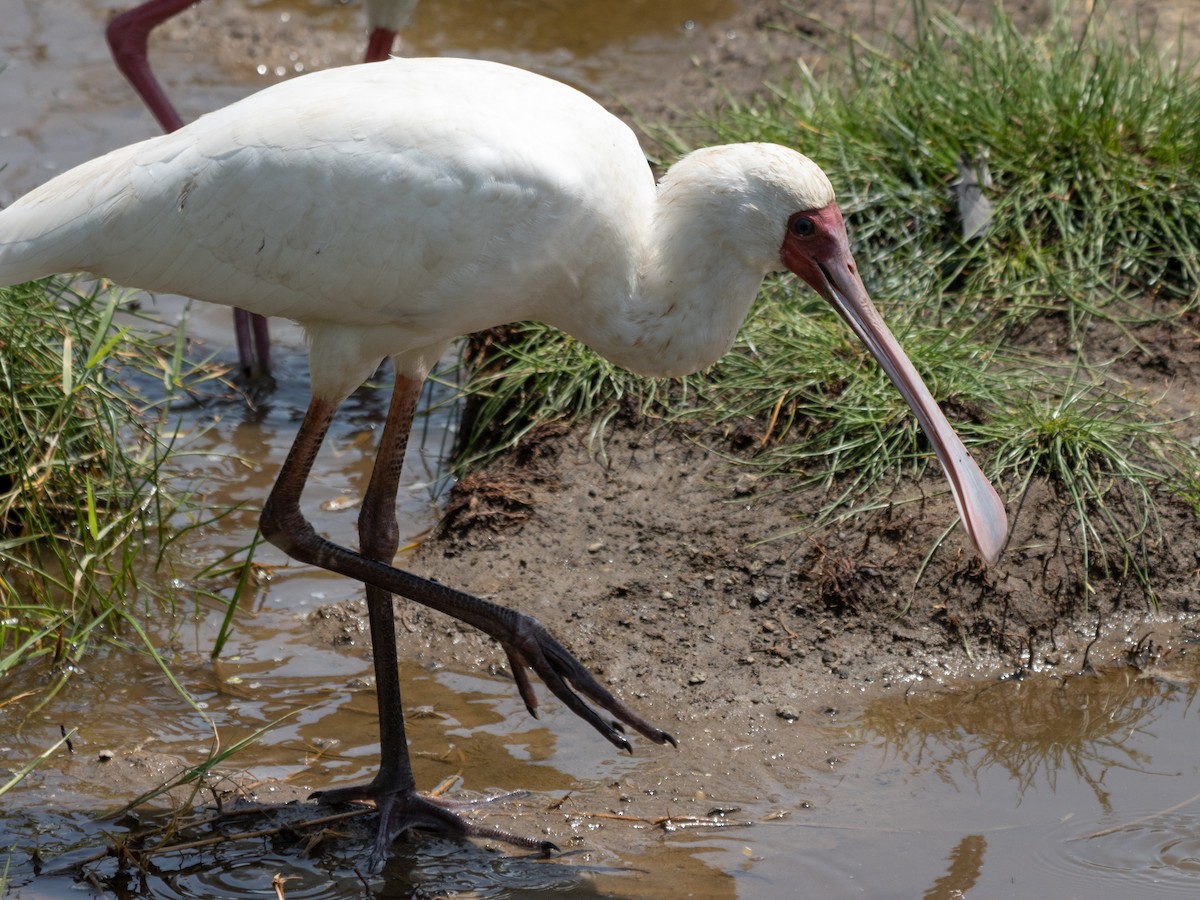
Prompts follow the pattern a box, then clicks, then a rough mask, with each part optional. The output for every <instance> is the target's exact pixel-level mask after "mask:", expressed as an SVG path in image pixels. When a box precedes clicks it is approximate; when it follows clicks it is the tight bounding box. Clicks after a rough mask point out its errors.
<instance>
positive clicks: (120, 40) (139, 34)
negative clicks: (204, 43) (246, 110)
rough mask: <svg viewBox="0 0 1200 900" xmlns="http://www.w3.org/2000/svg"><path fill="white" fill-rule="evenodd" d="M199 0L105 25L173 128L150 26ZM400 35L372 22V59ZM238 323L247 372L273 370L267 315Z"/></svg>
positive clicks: (177, 122)
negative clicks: (153, 62)
mask: <svg viewBox="0 0 1200 900" xmlns="http://www.w3.org/2000/svg"><path fill="white" fill-rule="evenodd" d="M199 2H200V0H148V2H146V3H143V4H141V5H140V6H135V7H134V8H133V9H130V10H128V11H126V12H123V13H121V15H119V16H117V17H115V18H114V19H113V20H112V21H111V22H109V24H108V28H107V29H106V30H105V36H106V37H107V38H108V46H109V48H110V49H111V50H112V56H113V61H114V62H115V63H116V65H117V68H118V69H119V70H120V71H121V74H122V75H124V76H125V78H126V79H127V80H128V81H129V83H130V84H131V85H132V86H133V89H134V90H135V91H137V92H138V95H139V96H140V97H141V98H142V101H143V102H144V103H145V104H146V106H147V108H148V109H149V110H150V112H151V113H152V114H153V115H154V118H155V119H157V120H158V124H159V125H161V126H162V129H163V131H168V132H170V131H174V130H176V129H177V128H180V127H181V126H182V125H183V120H182V119H181V118H180V117H179V113H178V112H176V111H175V107H174V106H173V105H172V104H171V101H170V100H168V99H167V94H166V91H164V90H163V87H162V84H160V83H159V80H158V79H157V78H156V77H155V75H154V72H153V70H152V69H151V68H150V62H149V59H148V56H147V44H148V41H149V38H150V32H151V31H153V30H154V29H155V28H157V27H158V26H159V25H161V24H162V23H163V22H165V21H167V19H170V18H171V17H172V16H176V15H178V14H179V13H181V12H183V11H184V10H185V9H187V8H188V7H189V6H194V5H195V4H196V3H199ZM395 40H396V32H395V31H394V30H392V29H391V28H386V27H382V26H379V27H374V28H372V30H371V36H370V40H369V42H368V44H367V53H366V61H367V62H378V61H380V60H384V59H387V58H388V56H389V55H390V54H391V51H392V45H393V44H394V43H395ZM233 328H234V335H235V338H236V341H237V348H238V362H239V364H240V366H241V369H242V373H243V374H244V375H246V376H247V377H249V378H252V379H253V378H258V377H261V376H265V375H268V374H270V371H271V337H270V333H269V331H268V328H267V320H266V318H265V317H264V316H260V315H256V314H254V313H248V312H246V311H245V310H244V309H235V310H234V311H233Z"/></svg>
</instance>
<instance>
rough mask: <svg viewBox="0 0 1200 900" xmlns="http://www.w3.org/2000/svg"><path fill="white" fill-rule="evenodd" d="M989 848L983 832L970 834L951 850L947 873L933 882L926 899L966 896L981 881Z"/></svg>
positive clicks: (939, 899) (947, 899) (949, 898)
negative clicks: (985, 854) (981, 871)
mask: <svg viewBox="0 0 1200 900" xmlns="http://www.w3.org/2000/svg"><path fill="white" fill-rule="evenodd" d="M986 849H987V838H985V837H984V836H983V835H982V834H968V835H966V836H964V837H963V839H962V840H961V841H959V842H958V844H957V845H956V846H955V847H954V849H953V850H951V851H950V860H949V865H948V866H947V867H946V874H945V875H943V876H942V877H941V878H939V879H938V880H937V881H935V882H934V883H933V887H931V888H930V889H929V890H927V891H926V892H925V895H924V896H925V900H956V898H960V897H965V896H967V894H968V893H969V892H970V890H971V889H972V888H973V887H975V883H976V882H978V881H979V873H980V870H982V869H983V852H984V851H985V850H986Z"/></svg>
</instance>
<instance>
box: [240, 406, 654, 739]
mask: <svg viewBox="0 0 1200 900" xmlns="http://www.w3.org/2000/svg"><path fill="white" fill-rule="evenodd" d="M336 409H337V405H336V404H334V403H331V402H329V401H327V400H322V399H319V398H313V401H312V403H311V404H310V405H309V408H308V412H307V413H306V414H305V417H304V421H303V422H302V423H301V425H300V431H299V433H298V434H297V435H296V440H295V443H293V444H292V449H291V451H290V452H289V453H288V456H287V459H286V460H285V461H284V464H283V467H282V468H281V469H280V471H279V476H278V478H277V479H276V481H275V486H274V487H273V488H272V489H271V494H270V496H269V497H267V502H266V503H265V504H263V511H262V517H261V519H260V527H261V528H262V533H263V537H265V538H266V539H267V540H268V541H270V542H271V543H272V544H274V545H275V546H276V547H278V548H279V549H281V550H283V551H284V552H285V553H287V554H288V555H289V556H291V557H292V558H293V559H296V560H299V561H300V562H306V563H309V564H310V565H314V566H320V567H321V568H323V569H327V570H329V571H331V572H337V573H338V574H340V575H345V576H346V577H348V578H353V579H354V580H355V581H361V582H363V583H364V584H369V585H372V586H374V587H377V588H380V589H381V590H384V591H387V592H388V593H392V594H399V595H400V596H402V597H407V598H408V599H410V600H415V601H416V602H417V603H421V604H423V605H425V606H428V607H430V608H431V609H436V610H438V611H440V612H443V613H446V614H447V615H449V616H453V617H454V618H456V619H458V620H459V621H461V622H465V623H467V624H468V625H473V626H474V627H476V628H478V629H479V630H481V631H483V632H484V633H486V634H488V635H491V636H492V637H493V638H494V639H495V640H496V641H497V642H498V643H499V644H500V646H501V647H503V648H504V652H505V653H506V654H507V656H508V660H509V665H510V668H511V669H512V674H513V679H514V680H515V681H516V684H517V689H518V690H519V691H520V694H521V699H522V700H523V701H524V702H525V707H526V709H528V710H529V712H530V714H531V715H534V716H536V715H537V697H536V695H535V694H534V692H533V687H532V685H531V684H530V681H529V675H528V673H527V672H526V669H532V670H533V671H534V672H535V673H536V674H537V675H538V677H539V678H541V679H542V681H543V682H545V684H546V686H547V687H549V688H550V690H551V691H553V693H554V694H555V696H557V697H558V698H559V699H560V700H561V701H562V702H563V703H564V704H566V706H567V707H568V708H569V709H570V710H571V711H572V712H574V713H575V714H576V715H578V716H579V717H580V718H582V719H583V720H584V721H586V722H587V723H588V724H590V725H591V726H592V727H593V728H595V729H596V730H597V731H599V732H600V734H602V735H603V736H604V738H605V739H606V740H608V741H609V742H610V743H612V744H613V745H614V746H616V747H619V748H620V749H622V750H629V749H631V748H630V746H629V741H628V740H626V738H625V735H624V734H623V731H624V729H623V727H622V724H621V723H624V724H625V725H628V726H629V727H630V728H633V729H634V730H635V731H637V732H638V733H639V734H642V735H644V736H645V737H647V738H649V739H650V740H652V741H654V742H655V743H657V744H663V743H671V744H674V743H675V739H674V738H673V737H671V735H670V734H668V733H667V732H665V731H663V730H662V729H660V728H656V727H655V726H654V725H651V724H650V723H649V722H647V721H646V720H645V719H643V718H642V717H641V716H639V715H638V714H637V713H635V712H634V711H633V710H632V709H630V708H629V707H628V706H627V705H626V704H625V703H623V702H622V701H620V700H618V699H617V698H616V697H614V696H613V695H612V693H611V692H610V691H609V690H608V689H607V688H605V687H604V686H603V685H602V684H600V682H598V681H597V680H596V679H595V677H594V676H593V675H592V674H591V673H590V672H589V671H588V670H587V669H586V668H584V666H583V665H582V664H581V663H580V662H579V660H577V659H576V658H575V657H574V656H573V655H571V653H570V652H569V651H568V650H567V649H566V648H565V647H563V645H562V644H560V643H559V642H558V641H557V640H556V639H555V638H554V637H553V635H551V634H550V633H549V632H548V631H546V629H545V628H544V627H543V626H542V625H541V623H540V622H538V621H537V620H536V619H535V618H533V617H532V616H528V615H525V614H524V613H519V612H516V611H514V610H511V609H508V608H506V607H503V606H500V605H499V604H496V603H491V602H489V601H487V600H483V599H481V598H479V597H475V596H472V595H471V594H467V593H464V592H462V591H456V590H454V589H453V588H450V587H447V586H445V585H443V584H438V583H437V582H434V581H429V580H428V579H425V578H421V577H419V576H417V575H414V574H412V573H411V572H406V571H404V570H403V569H397V568H395V567H394V566H392V565H390V564H389V563H388V562H385V561H382V560H375V559H369V558H368V557H366V556H364V555H363V554H361V553H356V552H354V551H353V550H350V549H349V548H347V547H343V546H340V545H338V544H335V543H333V542H332V541H329V540H326V539H325V538H322V537H321V536H320V535H318V534H317V533H316V531H315V530H314V529H313V527H312V525H311V524H310V523H309V522H308V520H307V519H305V518H304V514H303V513H302V512H301V511H300V495H301V493H302V492H303V489H304V483H305V481H306V480H307V478H308V473H309V471H310V470H311V468H312V464H313V460H314V459H315V458H316V454H317V450H318V449H319V448H320V446H321V442H322V440H324V437H325V432H326V431H327V430H328V428H329V423H330V421H331V420H332V418H333V414H334V412H335V410H336ZM585 698H586V699H585ZM588 700H590V701H591V702H592V703H594V704H595V705H596V706H597V707H599V708H600V710H602V711H603V712H604V713H607V714H608V715H610V716H613V717H614V718H613V719H608V718H605V717H604V716H602V715H601V714H600V713H598V712H597V711H596V710H595V709H593V708H592V706H590V705H589V704H588V702H587V701H588Z"/></svg>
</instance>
